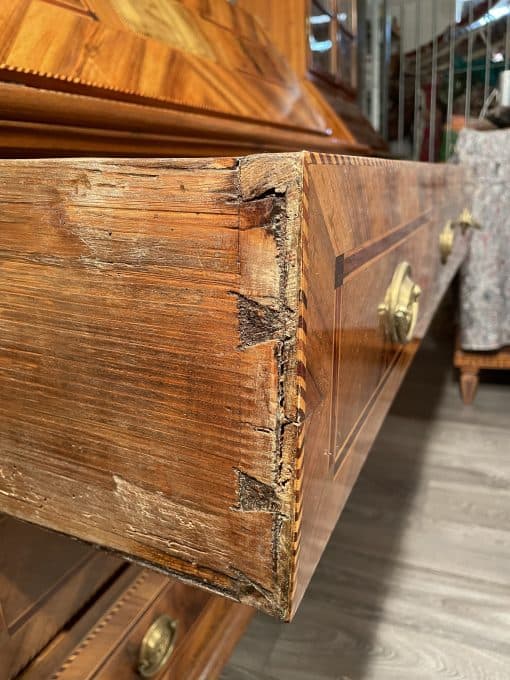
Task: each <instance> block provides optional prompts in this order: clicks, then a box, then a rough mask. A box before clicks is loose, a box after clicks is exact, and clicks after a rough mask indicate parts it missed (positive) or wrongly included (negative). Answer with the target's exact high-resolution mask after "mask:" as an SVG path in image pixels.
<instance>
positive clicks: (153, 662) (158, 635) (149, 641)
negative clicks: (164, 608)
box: [138, 614, 177, 678]
mask: <svg viewBox="0 0 510 680" xmlns="http://www.w3.org/2000/svg"><path fill="white" fill-rule="evenodd" d="M176 635H177V621H175V620H174V619H171V618H170V617H169V616H167V615H166V614H163V615H162V616H160V617H159V618H158V619H156V620H155V621H154V623H153V624H152V625H151V626H150V628H149V630H148V631H147V632H146V633H145V635H144V636H143V640H142V644H141V645H140V654H139V657H138V674H139V675H141V677H142V678H152V676H154V675H156V673H159V671H161V669H162V668H164V667H165V665H166V664H167V663H168V660H169V659H170V656H171V655H172V652H173V649H174V645H175V638H176Z"/></svg>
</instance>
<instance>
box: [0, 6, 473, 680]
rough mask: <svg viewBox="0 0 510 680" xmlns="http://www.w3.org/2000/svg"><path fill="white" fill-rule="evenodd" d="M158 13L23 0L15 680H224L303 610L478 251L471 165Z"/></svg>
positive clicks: (14, 360)
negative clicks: (368, 125) (398, 142)
mask: <svg viewBox="0 0 510 680" xmlns="http://www.w3.org/2000/svg"><path fill="white" fill-rule="evenodd" d="M298 4H299V3H298ZM149 5H150V3H146V2H136V3H135V2H134V0H133V1H131V0H129V1H128V0H113V1H112V2H111V3H108V2H106V0H62V1H60V0H59V1H58V2H57V0H55V1H53V2H50V1H49V0H17V1H16V2H13V3H10V4H9V5H8V6H7V7H6V6H3V7H2V8H1V9H0V81H1V82H0V92H1V96H2V103H1V110H2V124H1V126H0V147H1V149H2V156H3V160H0V293H1V295H0V384H1V390H0V455H1V459H0V510H1V511H2V512H3V513H5V516H4V519H3V522H0V531H2V530H3V531H4V534H3V538H2V551H3V552H2V556H1V557H0V572H1V576H0V579H1V580H0V603H1V605H2V610H0V611H3V615H2V616H0V660H1V664H2V670H1V671H0V677H5V678H12V677H14V676H15V675H16V674H17V673H19V672H22V674H23V675H22V677H25V678H41V677H58V678H59V679H60V680H71V678H82V677H91V678H92V677H93V678H96V680H99V678H102V679H104V678H111V677H120V675H122V677H126V678H127V677H135V675H136V673H138V674H139V675H142V676H145V677H149V676H150V677H156V675H157V676H158V677H163V676H164V677H175V678H183V677H186V678H194V677H203V678H212V677H215V675H216V674H217V673H218V672H219V669H220V668H221V665H222V663H223V662H224V660H225V658H226V657H227V655H228V653H229V651H230V650H231V648H232V646H233V645H234V644H235V641H236V639H237V638H238V636H239V635H240V634H241V632H242V628H243V625H245V624H246V623H247V621H248V619H249V617H250V615H251V611H252V609H251V608H250V607H255V608H259V609H262V610H264V611H266V612H268V613H270V614H272V615H275V616H278V617H280V618H282V619H285V620H290V619H291V618H292V616H293V614H294V613H295V611H296V608H297V607H298V606H299V602H300V600H301V598H302V597H303V594H304V592H305V590H306V587H307V585H308V583H309V581H310V578H311V576H312V574H313V572H314V569H315V567H316V565H317V563H318V560H319V559H320V556H321V553H322V552H323V550H324V547H325V545H326V543H327V540H328V538H329V535H330V533H331V531H332V530H333V528H334V526H335V523H336V521H337V519H338V517H339V516H340V514H341V511H342V508H343V506H344V504H345V502H346V500H347V497H348V495H349V492H350V490H351V489H352V486H353V485H354V483H355V480H356V478H357V475H358V473H359V471H360V468H361V467H362V465H363V462H364V460H365V458H366V455H367V453H368V451H369V449H370V446H371V443H372V442H373V440H374V438H375V435H376V433H377V430H378V428H379V427H380V425H381V423H382V421H383V419H384V416H385V414H386V412H387V410H388V408H389V406H390V404H391V401H392V399H393V397H394V395H395V393H396V391H397V389H398V387H399V385H400V382H401V381H402V378H403V376H404V375H405V372H406V369H407V367H408V365H409V363H410V361H411V359H412V357H413V355H414V353H415V351H416V349H417V347H418V345H419V342H420V340H421V338H422V337H423V335H424V333H425V332H426V329H427V326H428V323H429V321H430V319H431V317H432V315H433V313H434V311H435V309H436V307H437V305H438V303H439V301H440V299H441V297H442V295H443V293H444V291H445V290H446V288H447V286H448V285H449V283H450V281H451V279H452V277H453V276H454V274H455V272H456V270H457V268H458V266H459V264H460V262H461V261H462V258H463V257H464V253H465V248H466V237H464V236H462V234H461V233H459V234H458V235H457V236H456V238H455V239H447V243H446V244H445V232H444V227H445V224H449V223H453V224H455V222H456V221H458V220H459V219H460V218H459V216H460V215H461V213H462V211H463V210H464V209H465V208H467V207H469V206H468V202H467V198H466V196H465V195H464V189H463V186H464V184H463V176H462V170H461V169H460V168H452V167H446V166H428V165H424V164H413V163H404V162H397V161H392V160H384V159H375V158H371V157H368V154H369V152H370V148H369V146H368V145H366V144H364V142H363V140H362V139H359V138H358V139H357V138H356V137H355V135H354V134H352V133H351V132H350V131H349V129H348V127H347V126H346V125H345V124H344V123H343V122H342V120H341V119H340V118H338V117H337V116H336V115H335V113H334V111H333V109H332V108H331V107H330V106H329V105H328V104H327V103H326V102H325V100H322V99H321V94H320V91H319V90H317V89H314V87H313V86H312V85H311V83H309V82H306V83H305V75H304V73H300V72H299V70H298V69H296V70H295V71H293V70H292V69H291V68H290V66H289V64H288V62H287V61H286V60H285V58H284V57H282V56H281V54H280V53H279V52H277V51H276V49H275V48H274V47H273V46H272V44H271V42H270V39H269V38H268V36H267V34H266V33H265V32H264V31H263V29H262V28H261V26H260V25H259V24H258V23H257V22H256V21H255V20H254V19H253V17H252V16H251V15H250V14H248V13H245V12H243V10H242V9H239V8H234V7H232V6H230V5H228V4H227V3H225V2H223V0H217V2H212V1H210V2H199V1H198V0H196V1H192V0H187V1H186V2H177V1H170V0H169V1H168V3H167V4H164V3H160V4H159V5H156V6H154V7H152V9H151V10H150V11H149ZM300 6H301V5H300ZM296 7H297V6H296ZM301 8H302V9H304V8H305V4H304V3H303V4H302V6H301ZM176 26H178V27H179V30H176V28H175V27H176ZM197 36H200V39H198V38H197ZM248 48H249V49H248ZM248 53H249V55H250V56H247V55H248ZM303 148H309V149H313V151H301V149H303ZM268 150H269V151H272V152H276V151H278V152H279V153H260V152H262V151H268ZM255 152H256V153H255ZM372 152H373V149H372ZM246 154H248V155H246ZM78 155H81V156H90V158H79V159H77V158H73V157H72V156H78ZM50 156H53V158H49V157H50ZM115 156H128V157H127V158H122V159H116V158H115ZM137 156H140V158H137ZM151 156H160V157H163V158H151ZM177 156H188V157H189V156H197V158H195V159H192V158H191V159H190V158H187V159H186V158H177ZM206 156H210V157H209V158H206ZM462 219H463V220H465V219H467V217H463V218H462ZM450 231H451V224H450V226H449V231H448V232H447V235H450ZM459 232H460V230H459ZM8 516H9V517H8ZM13 518H17V520H25V521H27V522H30V523H31V525H25V524H19V523H18V522H17V521H16V520H14V519H13ZM32 525H34V526H32ZM35 525H39V526H40V527H45V528H48V529H53V530H56V531H57V532H60V534H67V535H69V536H73V537H76V538H79V539H82V540H84V541H86V542H88V543H89V544H93V545H97V546H102V547H103V548H107V549H108V552H102V551H97V550H96V549H95V548H92V547H87V546H85V545H82V544H78V543H75V542H72V543H70V542H68V539H65V538H64V537H63V536H61V535H58V534H55V535H54V534H46V533H44V534H42V533H41V532H42V530H41V529H38V528H36V527H35ZM25 534H26V536H25ZM32 535H33V538H31V536H32ZM24 536H25V537H24ZM27 541H29V542H31V543H32V544H33V545H32V549H31V550H32V552H31V553H30V555H29V556H28V557H27V558H26V559H25V562H23V558H22V557H19V558H17V557H16V555H22V554H23V550H26V545H27ZM16 542H17V547H16ZM23 546H25V547H23ZM38 546H39V547H38ZM58 555H61V556H62V557H61V558H59V557H58ZM43 556H44V559H46V560H48V561H47V564H48V565H49V566H48V567H47V568H46V569H45V570H43V572H44V574H43V575H42V576H41V577H40V578H37V579H35V580H34V578H33V577H32V576H31V573H30V570H29V569H28V568H27V567H24V568H21V567H20V564H26V562H27V561H28V562H31V561H33V560H34V559H36V560H42V559H43ZM121 558H127V559H129V560H132V561H133V562H134V563H135V564H138V565H142V566H144V567H146V568H145V569H143V568H142V567H141V566H128V565H127V563H126V562H124V561H123V560H122V559H121ZM150 567H155V568H157V570H158V572H155V571H151V570H150V569H149V568H150ZM162 574H165V575H166V576H164V575H162ZM167 576H171V577H172V579H173V580H169V579H168V578H167ZM195 586H197V587H198V588H195ZM204 589H205V590H204ZM20 593H25V597H24V598H22V597H21V595H20ZM218 596H220V597H218ZM227 598H228V599H227ZM239 603H240V604H239ZM246 605H249V607H247V606H246ZM48 621H51V625H49V624H48ZM154 621H155V622H156V624H157V625H156V627H154V626H153V627H151V624H153V622H154ZM176 621H178V623H177V624H176V623H175V622H176ZM176 625H177V631H178V635H177V637H175V627H176ZM144 636H145V637H144ZM174 643H175V644H174ZM41 650H42V651H41ZM27 664H28V665H27ZM23 669H24V670H23ZM1 673H4V676H1Z"/></svg>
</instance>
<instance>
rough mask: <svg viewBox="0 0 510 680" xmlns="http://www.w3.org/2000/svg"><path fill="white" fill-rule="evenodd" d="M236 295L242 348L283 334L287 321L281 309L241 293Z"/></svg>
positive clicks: (240, 346)
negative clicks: (282, 315)
mask: <svg viewBox="0 0 510 680" xmlns="http://www.w3.org/2000/svg"><path fill="white" fill-rule="evenodd" d="M235 295H236V297H237V307H238V317H239V339H240V343H239V348H240V349H246V348H247V347H251V346H252V345H257V344H258V343H261V342H268V341H270V340H275V339H278V338H280V337H281V336H282V333H283V332H284V328H285V323H284V320H283V319H282V318H281V311H280V310H279V309H277V308H274V307H269V306H268V305H263V304H261V303H259V302H257V301H256V300H252V299H250V298H248V297H246V296H244V295H241V294H240V293H235Z"/></svg>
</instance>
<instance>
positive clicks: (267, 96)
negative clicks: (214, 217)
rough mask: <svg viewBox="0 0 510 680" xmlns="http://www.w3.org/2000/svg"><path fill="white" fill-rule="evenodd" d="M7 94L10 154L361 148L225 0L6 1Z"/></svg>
mask: <svg viewBox="0 0 510 680" xmlns="http://www.w3.org/2000/svg"><path fill="white" fill-rule="evenodd" d="M304 38H305V33H304V26H303V28H302V38H301V40H302V42H304ZM20 86H21V87H20ZM0 96H1V99H2V109H3V111H2V117H3V118H4V120H6V121H7V124H6V125H5V126H4V127H3V130H2V135H1V141H0V154H2V155H4V156H5V155H10V154H12V155H18V154H19V153H20V152H21V151H22V153H23V154H24V155H26V154H27V153H30V154H32V155H36V156H40V155H62V154H65V153H68V154H74V155H76V154H80V155H83V154H95V155H97V154H110V155H111V154H123V155H128V154H129V155H144V156H147V155H185V156H190V155H199V156H204V155H213V154H215V155H227V154H231V153H233V152H236V153H241V154H242V153H249V152H253V151H261V150H266V151H278V150H289V149H303V148H310V149H317V150H324V151H362V150H363V145H362V144H359V143H357V141H356V140H355V138H354V136H353V135H352V134H350V133H349V131H348V129H347V128H346V127H345V126H342V125H332V124H331V122H330V121H329V120H328V116H327V115H326V114H325V112H324V110H323V108H322V107H321V106H320V104H319V103H318V102H317V101H316V98H315V97H314V95H313V94H312V93H310V92H309V91H308V90H307V88H306V86H305V84H304V82H303V79H302V78H301V76H300V74H299V73H298V72H297V71H296V70H295V69H294V68H293V67H292V65H291V63H290V60H289V59H288V58H286V56H285V55H284V54H282V52H281V51H280V50H279V49H278V46H277V45H276V44H275V42H274V41H273V39H272V37H271V36H270V35H269V34H268V32H267V31H266V30H265V29H264V27H263V25H262V23H261V22H260V21H259V19H258V18H257V17H256V16H254V15H253V14H251V13H250V12H248V11H245V10H244V9H243V8H242V7H241V6H238V5H234V4H230V3H228V2H227V1H226V0H204V1H198V0H182V1H181V0H166V1H165V2H164V3H163V2H159V3H154V2H150V1H149V0H136V1H135V0H12V1H11V2H9V3H2V6H1V7H0ZM133 133H136V135H134V134H133Z"/></svg>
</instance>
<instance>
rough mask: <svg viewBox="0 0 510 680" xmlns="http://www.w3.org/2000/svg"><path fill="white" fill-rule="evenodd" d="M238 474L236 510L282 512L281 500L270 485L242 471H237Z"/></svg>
mask: <svg viewBox="0 0 510 680" xmlns="http://www.w3.org/2000/svg"><path fill="white" fill-rule="evenodd" d="M236 473H237V497H238V504H237V505H236V506H235V508H234V509H235V510H239V511H241V512H272V513H276V512H279V511H280V508H281V503H280V500H279V499H278V497H277V494H276V491H275V489H274V488H273V487H272V486H271V485H270V484H266V483H265V482H261V481H260V480H258V479H256V478H255V477H252V476H251V475H248V474H246V473H245V472H242V471H241V470H236Z"/></svg>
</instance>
